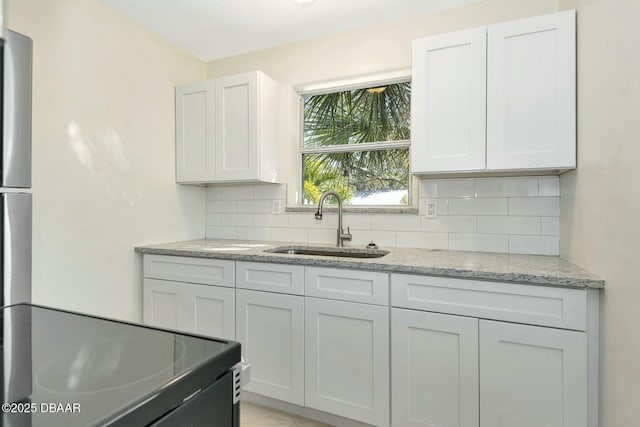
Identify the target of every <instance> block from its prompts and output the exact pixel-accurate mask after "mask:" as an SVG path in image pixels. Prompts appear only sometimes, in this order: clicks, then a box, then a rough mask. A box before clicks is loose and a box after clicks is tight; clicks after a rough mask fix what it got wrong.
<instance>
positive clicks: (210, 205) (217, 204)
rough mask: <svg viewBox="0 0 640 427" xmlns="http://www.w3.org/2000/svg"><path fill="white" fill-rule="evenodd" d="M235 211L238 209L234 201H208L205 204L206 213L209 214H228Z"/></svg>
mask: <svg viewBox="0 0 640 427" xmlns="http://www.w3.org/2000/svg"><path fill="white" fill-rule="evenodd" d="M237 211H238V207H237V202H236V201H235V200H226V201H220V200H210V201H208V202H207V212H209V213H228V212H237Z"/></svg>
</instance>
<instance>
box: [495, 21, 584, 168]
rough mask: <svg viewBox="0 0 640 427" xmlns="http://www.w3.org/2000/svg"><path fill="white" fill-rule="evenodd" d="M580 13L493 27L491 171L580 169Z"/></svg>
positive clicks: (507, 23) (513, 22)
mask: <svg viewBox="0 0 640 427" xmlns="http://www.w3.org/2000/svg"><path fill="white" fill-rule="evenodd" d="M575 61H576V46H575V12H574V11H567V12H562V13H556V14H552V15H543V16H538V17H533V18H528V19H522V20H518V21H512V22H506V23H503V24H497V25H493V26H490V27H489V30H488V64H487V69H488V71H487V73H488V82H487V166H488V168H489V169H530V168H538V169H540V168H574V167H575V165H576V80H575V76H576V67H575Z"/></svg>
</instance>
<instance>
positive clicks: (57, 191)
mask: <svg viewBox="0 0 640 427" xmlns="http://www.w3.org/2000/svg"><path fill="white" fill-rule="evenodd" d="M7 12H8V27H9V28H10V29H13V30H15V31H18V32H21V33H24V34H26V35H28V36H30V37H31V38H32V39H33V43H34V73H33V194H34V218H33V231H34V237H33V245H34V248H33V300H34V302H36V303H41V304H46V305H53V306H58V307H64V308H68V309H72V310H79V311H84V312H91V313H96V314H102V315H107V316H113V317H118V318H123V319H129V320H139V319H141V287H140V283H141V279H140V277H141V266H140V259H139V257H138V256H137V255H136V254H134V252H133V246H134V245H136V244H140V243H150V242H159V241H171V240H180V239H188V238H200V237H202V236H203V235H204V200H205V195H204V190H203V189H202V188H194V187H182V186H178V185H176V184H175V179H174V172H173V171H174V107H173V101H174V86H175V85H176V84H181V83H186V82H191V81H195V80H199V79H203V78H204V76H205V66H204V63H202V62H200V61H199V60H196V59H194V58H193V57H191V56H188V55H186V54H184V53H182V52H180V51H178V50H177V49H175V48H173V47H172V46H170V45H168V44H166V43H165V42H162V41H160V40H159V39H158V38H156V37H155V36H152V35H151V34H150V33H148V32H146V31H145V30H143V29H142V28H140V27H139V26H137V25H135V24H133V23H131V22H130V21H128V20H127V19H125V18H123V17H120V16H118V15H116V14H115V13H112V12H111V11H110V10H108V9H106V8H104V7H103V6H102V5H101V4H99V3H98V2H97V1H95V0H9V1H8V5H7Z"/></svg>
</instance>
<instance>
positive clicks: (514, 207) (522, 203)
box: [509, 197, 560, 216]
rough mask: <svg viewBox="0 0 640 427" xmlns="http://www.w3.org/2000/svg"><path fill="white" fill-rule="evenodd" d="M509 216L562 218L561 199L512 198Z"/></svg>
mask: <svg viewBox="0 0 640 427" xmlns="http://www.w3.org/2000/svg"><path fill="white" fill-rule="evenodd" d="M509 215H525V216H560V198H559V197H535V198H534V197H530V198H518V197H514V198H510V199H509Z"/></svg>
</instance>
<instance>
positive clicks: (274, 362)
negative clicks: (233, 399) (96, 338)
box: [236, 289, 304, 405]
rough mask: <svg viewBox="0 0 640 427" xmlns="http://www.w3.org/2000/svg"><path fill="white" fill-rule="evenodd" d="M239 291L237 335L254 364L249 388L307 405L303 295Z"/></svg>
mask: <svg viewBox="0 0 640 427" xmlns="http://www.w3.org/2000/svg"><path fill="white" fill-rule="evenodd" d="M236 292H237V293H236V303H237V306H236V328H237V334H236V339H237V340H238V341H239V342H240V344H241V345H242V356H243V357H244V359H245V361H246V362H247V363H249V364H250V365H251V381H250V382H249V384H247V386H246V387H245V388H246V390H248V391H251V392H254V393H259V394H262V395H264V396H268V397H272V398H274V399H279V400H282V401H285V402H289V403H294V404H297V405H304V297H301V296H295V295H284V294H275V293H270V292H260V291H248V290H240V289H238V290H237V291H236Z"/></svg>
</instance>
